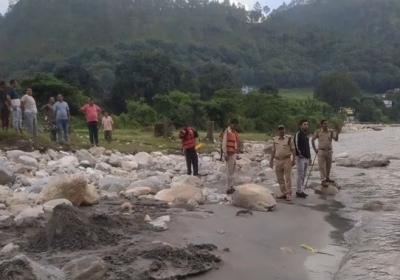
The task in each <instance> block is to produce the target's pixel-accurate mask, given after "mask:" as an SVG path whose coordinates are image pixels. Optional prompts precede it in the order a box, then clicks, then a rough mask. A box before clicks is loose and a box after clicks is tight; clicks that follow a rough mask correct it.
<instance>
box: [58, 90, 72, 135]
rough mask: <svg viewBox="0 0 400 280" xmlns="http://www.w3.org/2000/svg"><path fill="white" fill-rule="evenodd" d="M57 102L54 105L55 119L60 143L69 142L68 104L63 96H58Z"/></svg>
mask: <svg viewBox="0 0 400 280" xmlns="http://www.w3.org/2000/svg"><path fill="white" fill-rule="evenodd" d="M57 100H58V101H57V102H56V103H55V104H54V118H55V120H56V124H57V132H58V133H57V134H58V135H57V138H58V141H59V142H61V141H65V142H68V140H69V139H68V124H69V119H70V117H71V116H70V113H69V107H68V103H67V102H65V101H64V97H63V96H62V94H59V95H57Z"/></svg>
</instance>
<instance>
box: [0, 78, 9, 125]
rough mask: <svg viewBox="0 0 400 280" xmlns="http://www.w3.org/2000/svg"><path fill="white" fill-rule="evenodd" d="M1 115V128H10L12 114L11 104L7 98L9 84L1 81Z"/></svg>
mask: <svg viewBox="0 0 400 280" xmlns="http://www.w3.org/2000/svg"><path fill="white" fill-rule="evenodd" d="M0 115H1V128H2V129H3V130H8V126H9V122H10V120H9V116H10V104H9V103H8V98H7V85H6V82H4V81H0Z"/></svg>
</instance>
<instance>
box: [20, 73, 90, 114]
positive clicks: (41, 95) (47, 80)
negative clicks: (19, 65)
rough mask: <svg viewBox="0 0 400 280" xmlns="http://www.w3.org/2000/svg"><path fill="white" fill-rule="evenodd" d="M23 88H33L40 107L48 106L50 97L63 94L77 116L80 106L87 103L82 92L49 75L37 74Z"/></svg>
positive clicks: (22, 83) (23, 82)
mask: <svg viewBox="0 0 400 280" xmlns="http://www.w3.org/2000/svg"><path fill="white" fill-rule="evenodd" d="M21 86H22V87H24V88H26V87H31V88H32V90H33V96H34V97H35V100H36V102H37V104H38V107H40V106H43V105H44V104H46V103H47V102H48V101H49V99H50V97H56V96H57V95H58V94H62V95H63V96H64V100H65V101H66V102H68V104H69V105H70V110H71V113H72V114H77V113H78V112H79V108H80V106H81V105H83V104H84V103H85V102H86V101H87V97H85V96H84V95H83V92H82V91H81V90H79V89H78V88H76V87H74V86H71V85H69V84H67V83H65V82H63V81H61V80H59V79H57V78H55V77H54V76H52V75H48V74H36V75H35V76H34V77H33V78H29V79H24V80H22V82H21Z"/></svg>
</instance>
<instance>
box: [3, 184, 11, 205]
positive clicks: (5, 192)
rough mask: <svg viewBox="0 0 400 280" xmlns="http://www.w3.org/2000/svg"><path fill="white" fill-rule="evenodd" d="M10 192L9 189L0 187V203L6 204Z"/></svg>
mask: <svg viewBox="0 0 400 280" xmlns="http://www.w3.org/2000/svg"><path fill="white" fill-rule="evenodd" d="M12 194H13V193H12V191H11V189H10V188H9V187H5V186H0V203H6V201H7V198H8V197H10V196H12Z"/></svg>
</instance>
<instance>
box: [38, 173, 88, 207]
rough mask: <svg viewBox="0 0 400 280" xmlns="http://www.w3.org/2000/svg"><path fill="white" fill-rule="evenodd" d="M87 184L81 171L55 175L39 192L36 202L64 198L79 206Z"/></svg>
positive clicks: (41, 202) (40, 202)
mask: <svg viewBox="0 0 400 280" xmlns="http://www.w3.org/2000/svg"><path fill="white" fill-rule="evenodd" d="M87 185H88V184H87V179H86V176H85V173H83V172H79V173H75V174H73V175H69V176H67V175H64V174H63V175H59V176H56V177H54V179H52V180H51V181H50V182H49V183H48V184H47V185H46V186H45V187H44V188H43V190H42V191H41V192H40V194H39V197H38V199H37V201H36V203H39V204H43V203H45V202H47V201H50V200H53V199H58V198H65V199H68V200H69V201H71V203H72V204H73V205H75V206H79V205H81V204H82V202H83V201H84V197H85V194H86V191H87Z"/></svg>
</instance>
